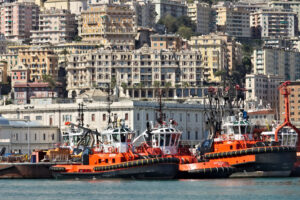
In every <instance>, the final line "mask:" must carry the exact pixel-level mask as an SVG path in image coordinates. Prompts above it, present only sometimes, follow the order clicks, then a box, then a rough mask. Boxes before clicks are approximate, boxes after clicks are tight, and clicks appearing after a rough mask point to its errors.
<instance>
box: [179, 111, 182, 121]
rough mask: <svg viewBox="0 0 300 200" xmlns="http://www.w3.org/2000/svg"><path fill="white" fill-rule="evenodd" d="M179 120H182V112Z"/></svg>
mask: <svg viewBox="0 0 300 200" xmlns="http://www.w3.org/2000/svg"><path fill="white" fill-rule="evenodd" d="M179 120H180V121H181V122H182V113H180V115H179Z"/></svg>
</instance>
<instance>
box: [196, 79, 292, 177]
mask: <svg viewBox="0 0 300 200" xmlns="http://www.w3.org/2000/svg"><path fill="white" fill-rule="evenodd" d="M286 85H287V83H284V84H283V85H282V86H281V87H280V90H281V92H282V94H284V95H288V94H289V93H288V91H287V89H286ZM285 105H286V120H285V122H284V124H283V125H281V126H279V127H278V128H277V130H276V132H275V141H270V140H269V139H266V138H265V137H262V135H261V133H257V132H253V129H254V127H253V125H252V124H250V122H249V121H248V120H247V114H246V112H240V113H239V114H238V116H235V115H232V116H228V117H226V118H225V120H223V121H222V122H221V123H216V124H221V126H219V127H218V126H214V127H212V129H211V130H214V131H213V132H211V134H210V138H209V139H208V140H207V141H205V143H204V144H203V145H202V149H201V153H202V154H203V155H204V156H205V158H206V159H209V160H211V161H223V162H228V163H229V164H230V165H231V166H234V167H236V168H237V170H238V171H237V172H235V173H233V174H232V175H231V177H284V176H289V175H290V174H291V170H292V168H293V165H294V163H295V161H296V148H295V147H291V146H282V145H280V143H279V142H278V137H277V133H278V131H280V130H281V128H282V127H283V126H285V125H288V126H290V127H292V128H295V127H294V126H293V125H291V123H290V122H289V118H288V116H289V110H288V108H289V105H288V98H285ZM287 121H288V123H286V122H287ZM295 131H296V132H297V133H298V129H295Z"/></svg>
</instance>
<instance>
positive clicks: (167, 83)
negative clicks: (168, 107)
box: [165, 81, 172, 97]
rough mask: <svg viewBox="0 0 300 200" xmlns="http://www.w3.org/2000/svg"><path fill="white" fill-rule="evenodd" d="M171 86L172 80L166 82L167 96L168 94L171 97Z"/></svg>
mask: <svg viewBox="0 0 300 200" xmlns="http://www.w3.org/2000/svg"><path fill="white" fill-rule="evenodd" d="M170 87H172V83H171V81H168V82H166V84H165V88H166V97H167V96H168V97H169V89H170Z"/></svg>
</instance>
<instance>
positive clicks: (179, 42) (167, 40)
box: [150, 34, 185, 51]
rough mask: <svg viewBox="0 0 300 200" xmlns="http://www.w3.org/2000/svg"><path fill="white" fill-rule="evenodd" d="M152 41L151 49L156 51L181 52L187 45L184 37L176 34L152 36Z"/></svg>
mask: <svg viewBox="0 0 300 200" xmlns="http://www.w3.org/2000/svg"><path fill="white" fill-rule="evenodd" d="M150 41H151V48H152V49H156V50H164V49H170V50H174V51H180V50H182V49H183V48H184V44H185V42H184V41H183V39H182V37H180V36H179V35H176V34H161V35H160V34H152V35H151V36H150Z"/></svg>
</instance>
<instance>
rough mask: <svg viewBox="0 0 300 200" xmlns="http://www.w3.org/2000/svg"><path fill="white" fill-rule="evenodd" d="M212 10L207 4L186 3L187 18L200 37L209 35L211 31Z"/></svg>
mask: <svg viewBox="0 0 300 200" xmlns="http://www.w3.org/2000/svg"><path fill="white" fill-rule="evenodd" d="M211 12H212V9H211V7H210V5H209V4H207V3H201V2H198V1H194V2H193V3H187V16H189V17H190V18H191V20H192V21H193V22H195V24H196V32H197V33H199V34H202V35H206V34H208V33H210V31H211V29H212V26H213V25H212V22H211V20H212V19H211V18H212V17H211Z"/></svg>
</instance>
